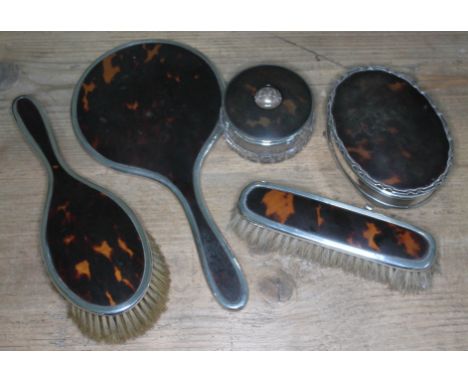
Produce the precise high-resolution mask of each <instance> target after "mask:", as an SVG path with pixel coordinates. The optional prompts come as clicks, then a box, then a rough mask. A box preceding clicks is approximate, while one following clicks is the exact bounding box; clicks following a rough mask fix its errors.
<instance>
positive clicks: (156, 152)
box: [72, 41, 248, 309]
mask: <svg viewBox="0 0 468 382" xmlns="http://www.w3.org/2000/svg"><path fill="white" fill-rule="evenodd" d="M221 94H222V82H221V79H220V78H219V76H218V75H217V74H216V71H215V70H214V67H213V66H212V65H210V63H209V61H208V60H207V59H206V57H203V56H202V55H201V54H200V53H199V52H196V51H195V50H193V49H191V48H189V47H187V46H182V45H180V44H177V43H173V42H167V41H139V42H133V43H131V44H127V45H125V46H121V47H118V48H116V49H113V50H112V51H110V52H107V53H105V54H104V55H103V56H101V57H100V58H98V59H97V60H96V61H95V62H94V63H93V64H91V66H90V67H89V69H88V70H86V71H85V73H84V74H83V76H82V78H81V79H80V81H79V82H78V84H77V86H76V88H75V92H74V95H73V101H72V119H73V127H74V129H75V133H76V134H77V137H78V139H79V140H80V142H81V143H82V144H83V147H84V148H85V149H86V150H87V151H88V152H89V153H90V154H91V155H92V156H93V157H94V158H96V160H98V161H100V162H101V163H103V164H105V165H107V166H110V167H113V168H115V169H117V170H120V171H125V172H129V173H133V174H137V175H142V176H146V177H148V178H150V179H154V180H156V181H158V182H161V183H163V184H164V185H165V186H167V187H168V188H169V189H170V190H171V191H172V192H173V193H174V194H175V195H176V196H177V198H178V199H179V201H180V202H181V204H182V206H183V208H184V210H185V212H186V215H187V217H188V221H189V223H190V225H191V228H192V233H193V236H194V238H195V243H196V245H197V249H198V253H199V257H200V261H201V264H202V267H203V271H204V274H205V277H206V280H207V282H208V285H209V286H210V288H211V291H212V293H213V295H214V297H215V298H216V299H217V300H218V302H219V303H220V304H221V305H222V306H223V307H226V308H229V309H240V308H242V307H243V306H244V305H245V304H246V302H247V297H248V288H247V283H246V281H245V278H244V276H243V273H242V271H241V268H240V266H239V263H238V262H237V260H236V259H235V257H234V255H233V254H232V252H231V250H230V248H229V246H228V244H227V243H226V241H225V240H224V238H223V236H222V234H221V232H220V231H219V229H218V228H217V227H216V225H215V223H214V221H213V219H212V218H211V216H210V214H209V211H208V209H207V207H206V206H205V204H204V201H203V197H202V192H201V187H200V171H201V166H202V164H203V160H204V158H205V156H206V155H207V154H208V151H209V149H210V148H211V146H212V145H213V144H214V143H215V141H216V140H217V139H218V137H219V136H220V135H221V134H222V129H221V128H220V127H219V126H218V123H217V122H218V119H219V113H220V109H221Z"/></svg>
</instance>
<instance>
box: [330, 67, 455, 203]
mask: <svg viewBox="0 0 468 382" xmlns="http://www.w3.org/2000/svg"><path fill="white" fill-rule="evenodd" d="M328 138H329V144H330V147H331V149H332V152H333V153H334V155H335V157H336V159H337V161H338V163H339V164H340V166H341V168H342V169H343V170H344V172H345V174H346V175H347V176H348V178H349V179H350V180H351V182H352V183H353V184H354V185H355V186H356V187H357V188H358V189H359V190H360V191H361V192H362V193H363V194H364V196H366V197H367V198H368V199H369V200H371V201H372V202H374V203H376V204H377V205H380V206H384V207H396V208H408V207H412V206H415V205H418V204H420V203H422V202H423V201H424V200H426V199H427V198H428V197H429V196H431V195H432V194H433V193H434V191H435V190H436V189H437V188H438V187H439V186H440V185H441V184H442V183H443V181H444V180H445V178H446V176H447V173H448V171H449V169H450V166H451V163H452V160H453V147H452V139H451V137H450V134H449V131H448V127H447V124H446V122H445V120H444V118H443V117H442V114H441V113H440V112H439V111H438V109H437V108H436V106H435V105H434V103H433V102H432V101H431V100H430V99H429V98H428V97H427V95H426V94H425V93H424V92H423V91H422V90H420V89H419V87H418V86H417V85H416V84H415V82H414V81H412V80H410V79H408V78H407V77H406V76H404V75H401V74H397V73H395V72H393V71H391V70H389V69H387V68H383V67H362V68H356V69H354V70H352V71H350V72H349V73H347V74H346V75H345V76H344V77H343V78H342V79H341V80H340V81H339V82H338V84H337V85H336V87H335V88H334V89H333V91H332V93H331V95H330V98H329V102H328Z"/></svg>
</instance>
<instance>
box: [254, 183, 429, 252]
mask: <svg viewBox="0 0 468 382" xmlns="http://www.w3.org/2000/svg"><path fill="white" fill-rule="evenodd" d="M246 203H247V208H248V209H250V210H251V211H252V212H254V213H256V214H258V215H260V216H263V217H265V218H267V219H270V220H272V221H275V222H277V223H281V224H284V225H285V226H288V227H291V228H296V229H300V230H302V231H305V232H308V233H313V234H317V235H319V236H320V237H322V238H325V239H330V240H333V241H334V242H337V243H341V244H346V245H347V246H350V247H354V248H361V249H365V250H369V251H373V252H378V253H382V254H385V255H391V256H396V257H399V258H405V259H420V258H422V257H423V256H424V255H425V254H426V253H427V250H428V243H427V241H426V240H425V239H424V237H422V236H421V235H420V234H418V233H417V232H414V231H412V230H410V229H407V228H405V227H401V226H397V225H395V224H392V223H388V222H385V221H382V220H378V219H375V218H372V217H369V216H365V215H362V214H359V213H357V212H352V211H349V210H346V209H344V208H340V207H337V206H334V205H331V204H328V203H324V202H320V201H317V200H313V199H311V198H306V197H304V196H301V195H297V194H294V193H291V192H284V191H280V190H276V189H271V188H268V187H256V188H254V189H252V190H251V191H250V192H249V194H248V195H247V199H246Z"/></svg>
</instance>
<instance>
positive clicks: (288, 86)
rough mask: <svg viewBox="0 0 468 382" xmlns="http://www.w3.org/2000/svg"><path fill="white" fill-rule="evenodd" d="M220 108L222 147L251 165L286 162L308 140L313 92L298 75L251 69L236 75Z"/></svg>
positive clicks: (283, 70)
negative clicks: (250, 162)
mask: <svg viewBox="0 0 468 382" xmlns="http://www.w3.org/2000/svg"><path fill="white" fill-rule="evenodd" d="M223 105H224V107H223V111H222V115H221V122H222V123H223V125H224V128H225V138H226V141H227V143H228V144H229V145H230V146H231V147H232V148H233V149H234V150H235V151H236V152H238V153H239V154H240V155H241V156H243V157H244V158H247V159H249V160H252V161H254V162H262V163H272V162H279V161H282V160H285V159H287V158H290V157H292V156H293V155H295V154H296V153H298V152H299V151H300V150H301V149H302V148H303V147H304V145H305V144H306V143H307V142H308V141H309V139H310V136H311V134H312V120H313V113H312V92H311V91H310V89H309V87H308V85H307V83H306V82H305V81H304V79H302V78H301V77H300V76H299V75H298V74H296V73H295V72H293V71H291V70H289V69H286V68H283V67H280V66H274V65H260V66H254V67H251V68H248V69H246V70H244V71H242V72H241V73H239V74H237V75H236V76H235V77H234V78H233V79H232V80H231V82H230V83H229V84H228V86H227V89H226V91H225V94H224V103H223Z"/></svg>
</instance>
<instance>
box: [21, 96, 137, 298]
mask: <svg viewBox="0 0 468 382" xmlns="http://www.w3.org/2000/svg"><path fill="white" fill-rule="evenodd" d="M17 111H18V113H19V115H20V117H21V120H22V122H23V123H24V125H25V127H26V129H27V130H28V131H29V133H30V134H31V136H32V137H33V138H34V140H35V142H36V144H37V145H38V146H39V147H40V148H41V151H42V153H43V155H44V157H45V158H46V159H47V161H48V163H49V165H50V168H51V171H52V175H53V178H52V180H51V181H52V187H53V188H52V196H51V199H50V203H49V210H48V215H47V224H46V246H47V248H48V252H49V253H50V257H51V261H52V264H53V267H54V268H55V271H56V272H57V274H58V276H59V278H60V279H61V280H62V281H63V283H64V284H65V285H66V287H68V288H69V289H70V290H71V291H72V292H73V293H75V294H76V295H77V296H79V297H80V298H82V299H83V300H85V301H87V302H89V303H93V304H97V305H101V306H112V305H117V304H120V303H124V302H125V301H127V300H128V299H130V298H131V297H132V296H133V295H134V293H135V291H136V290H137V289H138V287H139V286H140V283H141V281H142V277H143V270H144V252H143V246H142V243H141V239H140V236H139V234H138V232H137V230H136V228H135V225H134V223H133V222H132V220H131V219H130V217H129V216H128V215H127V213H126V212H125V211H124V210H123V208H122V207H121V206H120V205H119V204H117V203H116V202H115V201H114V200H113V199H111V198H110V197H109V196H108V195H106V194H104V193H102V192H100V191H99V190H97V189H94V188H92V187H90V186H88V185H87V184H85V183H83V182H81V181H79V180H77V179H76V178H74V177H72V176H71V175H70V174H69V173H68V172H67V171H66V170H65V169H64V168H63V167H62V165H61V164H60V162H59V160H58V159H57V157H56V155H55V152H54V150H53V148H52V146H51V143H50V140H49V138H48V135H47V130H46V126H45V124H44V121H43V119H42V117H41V115H40V113H39V111H38V109H37V107H36V106H35V104H34V103H33V102H32V101H31V100H30V99H28V98H22V99H20V100H19V101H17Z"/></svg>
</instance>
